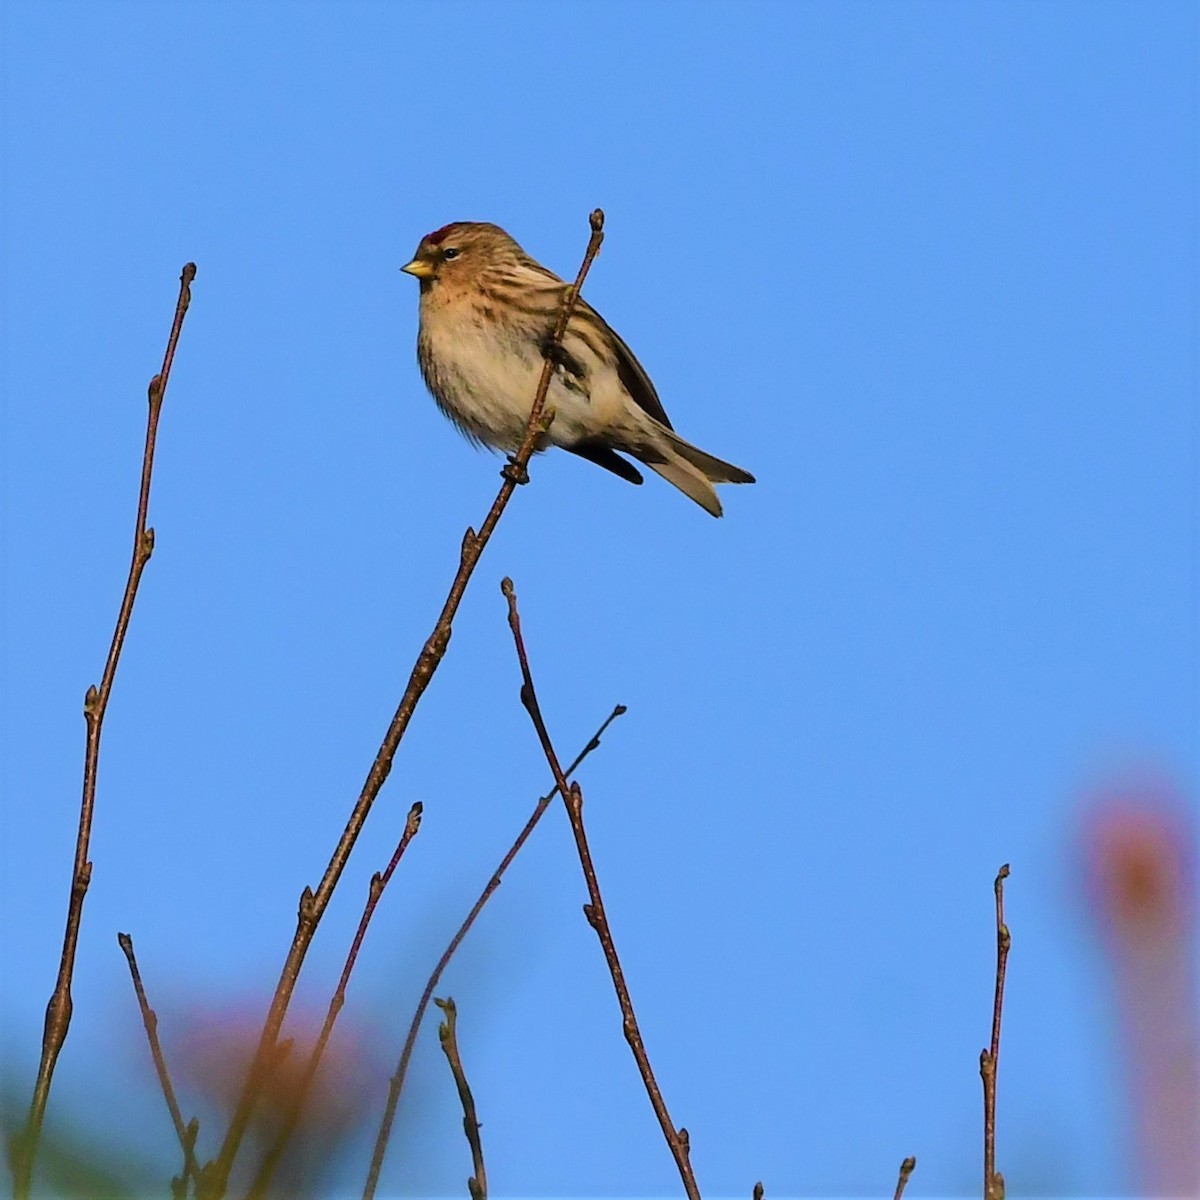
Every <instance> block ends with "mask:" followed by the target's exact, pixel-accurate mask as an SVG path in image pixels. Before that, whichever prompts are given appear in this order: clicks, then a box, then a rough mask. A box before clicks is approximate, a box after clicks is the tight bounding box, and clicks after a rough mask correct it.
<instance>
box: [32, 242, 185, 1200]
mask: <svg viewBox="0 0 1200 1200" xmlns="http://www.w3.org/2000/svg"><path fill="white" fill-rule="evenodd" d="M195 278H196V264H195V263H188V264H187V265H186V266H185V267H184V268H183V272H182V274H181V275H180V277H179V299H178V300H177V301H176V304H175V319H174V321H173V322H172V324H171V333H170V336H169V337H168V338H167V349H166V353H165V354H164V355H163V363H162V369H161V370H160V371H159V373H158V374H157V375H155V376H154V378H153V379H151V380H150V386H149V412H148V415H147V418H146V443H145V449H144V450H143V452H142V483H141V490H140V491H139V493H138V505H137V523H136V525H135V527H134V533H133V559H132V561H131V563H130V565H129V577H128V579H127V580H126V582H125V594H124V596H123V597H122V598H121V607H120V609H119V611H118V613H117V624H116V628H115V629H114V630H113V636H112V641H111V642H110V643H109V647H108V658H107V659H106V660H105V663H104V673H103V675H101V677H100V685H99V686H98V687H97V686H95V685H93V686H91V687H89V688H88V690H87V695H86V696H85V697H84V701H83V715H84V720H85V721H86V723H87V739H86V743H85V749H84V759H83V797H82V800H81V801H80V805H79V832H78V834H77V836H76V839H75V865H74V869H73V871H72V874H71V895H70V899H69V901H68V903H67V924H66V931H65V933H64V935H63V949H62V958H61V960H60V962H59V967H58V979H57V981H56V982H55V985H54V992H53V994H52V995H51V997H50V1002H49V1004H48V1005H47V1006H46V1024H45V1029H44V1032H43V1034H42V1055H41V1061H40V1062H39V1064H38V1073H37V1081H36V1083H35V1084H34V1088H33V1098H32V1100H31V1101H30V1105H29V1118H28V1121H27V1122H26V1125H25V1129H24V1131H23V1132H22V1133H21V1134H19V1135H18V1136H17V1137H16V1138H14V1140H13V1142H12V1144H11V1147H10V1154H11V1158H12V1168H13V1194H14V1196H16V1197H17V1200H25V1198H26V1197H28V1195H29V1189H30V1186H31V1184H32V1180H33V1164H34V1159H35V1158H36V1157H37V1146H38V1141H39V1139H40V1138H41V1134H42V1125H43V1123H44V1122H45V1119H46V1102H47V1100H48V1099H49V1096H50V1083H51V1080H52V1079H53V1077H54V1068H55V1065H56V1064H57V1062H58V1056H59V1054H60V1053H61V1052H62V1048H63V1044H64V1043H65V1042H66V1040H67V1029H68V1027H69V1026H70V1024H71V1009H72V1002H71V978H72V976H73V974H74V971H75V951H76V948H77V947H78V945H79V926H80V923H81V921H82V919H83V901H84V898H85V897H86V896H87V890H88V885H89V884H90V883H91V879H92V864H91V863H90V862H89V861H88V845H89V842H90V840H91V835H92V816H93V813H94V812H95V806H96V774H97V769H98V766H99V762H100V734H101V731H102V729H103V726H104V714H105V711H106V710H107V708H108V698H109V696H110V695H111V694H112V686H113V680H114V678H115V677H116V673H117V663H118V662H119V661H120V658H121V648H122V646H123V645H124V644H125V634H126V632H127V631H128V629H129V620H130V618H131V617H132V615H133V603H134V601H135V600H136V599H137V591H138V584H139V582H140V581H141V578H142V572H143V570H145V567H146V564H147V563H148V562H149V561H150V555H151V554H152V553H153V551H154V530H153V529H148V528H147V527H146V516H147V513H148V512H149V508H150V480H151V476H152V473H153V469H154V445H155V440H156V438H157V436H158V418H159V414H160V413H161V412H162V404H163V397H164V396H165V395H166V391H167V383H168V381H169V379H170V377H171V364H172V363H173V362H174V360H175V347H176V345H177V344H178V342H179V334H180V331H181V330H182V328H183V318H184V316H185V314H186V313H187V310H188V305H189V304H190V303H191V298H192V291H191V285H192V280H193V279H195Z"/></svg>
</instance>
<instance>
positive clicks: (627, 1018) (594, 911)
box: [500, 579, 700, 1200]
mask: <svg viewBox="0 0 1200 1200" xmlns="http://www.w3.org/2000/svg"><path fill="white" fill-rule="evenodd" d="M500 586H501V590H502V591H503V592H504V595H505V598H506V599H507V600H508V624H509V627H510V628H511V629H512V635H513V641H514V643H515V644H516V648H517V658H518V659H519V661H520V664H521V679H522V684H521V703H522V704H524V706H525V710H526V711H527V712H528V713H529V717H530V720H532V722H533V727H534V729H535V730H536V731H537V736H538V741H540V742H541V744H542V751H543V753H544V754H545V755H546V761H547V762H548V763H549V764H550V770H551V771H552V772H553V773H554V780H555V783H556V784H557V785H558V792H559V794H560V795H561V796H562V798H563V802H564V803H565V804H566V807H567V816H568V818H569V820H570V822H571V832H572V834H573V835H574V837H575V849H576V851H577V852H578V854H579V864H580V866H581V867H582V868H583V877H584V880H585V881H586V883H587V890H588V897H589V899H590V903H588V904H585V905H584V908H583V915H584V916H585V917H586V918H587V920H588V924H589V925H591V927H592V928H593V929H594V930H595V931H596V936H597V937H598V938H599V939H600V946H601V948H602V949H603V951H604V959H605V961H606V962H607V963H608V971H609V974H610V975H611V976H612V981H613V988H614V989H615V991H616V993H617V1001H618V1003H619V1004H620V1006H621V1018H622V1026H623V1029H624V1032H625V1040H626V1041H627V1042H628V1043H629V1048H630V1050H632V1051H633V1057H634V1059H635V1061H636V1062H637V1066H638V1071H639V1072H640V1074H641V1076H642V1082H643V1083H644V1084H645V1085H646V1094H647V1095H648V1096H649V1097H650V1104H651V1106H652V1107H653V1109H654V1115H655V1116H656V1117H657V1118H658V1123H659V1125H660V1126H661V1128H662V1132H663V1137H664V1138H666V1141H667V1145H668V1146H669V1147H670V1150H671V1154H672V1155H673V1156H674V1158H675V1165H676V1166H677V1167H678V1168H679V1176H680V1178H681V1179H682V1180H683V1188H684V1191H685V1192H686V1193H687V1196H688V1200H700V1189H699V1187H698V1186H697V1184H696V1176H695V1173H694V1172H693V1171H692V1164H691V1158H690V1146H689V1142H688V1132H687V1130H686V1129H683V1128H682V1127H681V1128H679V1129H676V1128H675V1125H674V1124H673V1122H672V1121H671V1114H670V1113H669V1112H668V1111H667V1105H666V1102H665V1101H664V1100H663V1096H662V1091H661V1089H660V1088H659V1086H658V1081H657V1080H656V1079H655V1077H654V1071H653V1069H652V1068H651V1066H650V1058H649V1056H648V1055H647V1053H646V1046H645V1043H644V1042H643V1040H642V1033H641V1030H640V1029H639V1028H638V1023H637V1016H636V1014H635V1013H634V1011H633V1001H632V999H631V998H630V995H629V988H628V986H627V985H626V983H625V973H624V972H623V971H622V970H621V960H620V959H619V958H618V957H617V948H616V945H615V943H614V942H613V937H612V931H611V929H610V928H609V925H608V917H607V915H606V914H605V911H604V899H603V897H602V896H601V895H600V884H599V883H598V882H597V879H596V868H595V866H594V864H593V863H592V852H591V849H590V848H589V846H588V841H587V832H586V830H585V829H584V825H583V793H582V791H580V788H579V784H578V783H571V784H568V783H567V777H566V774H565V773H564V772H563V769H562V767H561V765H560V764H559V760H558V755H557V754H556V753H555V750H554V746H553V744H552V743H551V741H550V734H549V733H548V732H547V730H546V722H545V721H544V720H543V719H542V711H541V708H540V707H539V706H538V700H537V692H536V691H535V689H534V686H533V675H532V673H531V672H530V669H529V657H528V655H527V654H526V652H525V639H524V638H523V637H522V635H521V618H520V614H519V613H518V612H517V593H516V590H515V589H514V588H513V582H512V580H511V579H505V580H504V581H503V583H502V584H501V585H500Z"/></svg>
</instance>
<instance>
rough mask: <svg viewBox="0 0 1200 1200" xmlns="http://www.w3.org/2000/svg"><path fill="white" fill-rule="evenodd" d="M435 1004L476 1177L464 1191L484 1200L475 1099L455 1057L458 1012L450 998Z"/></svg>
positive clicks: (484, 1170) (440, 1038)
mask: <svg viewBox="0 0 1200 1200" xmlns="http://www.w3.org/2000/svg"><path fill="white" fill-rule="evenodd" d="M434 1003H435V1004H436V1005H437V1006H438V1008H440V1009H441V1010H442V1012H444V1013H445V1014H446V1019H445V1020H444V1021H443V1022H442V1023H441V1024H440V1025H439V1026H438V1041H439V1042H441V1044H442V1051H443V1052H444V1053H445V1055H446V1061H447V1062H448V1063H449V1064H450V1073H451V1074H452V1075H453V1076H454V1086H455V1087H456V1088H458V1098H459V1100H460V1101H461V1103H462V1110H463V1133H465V1134H466V1135H467V1144H468V1145H469V1146H470V1147H471V1165H472V1167H473V1169H474V1172H475V1173H474V1174H473V1175H472V1176H471V1178H470V1179H468V1180H467V1191H468V1192H470V1194H471V1200H487V1168H486V1167H485V1166H484V1164H483V1142H481V1141H480V1139H479V1118H478V1116H476V1113H475V1097H474V1096H472V1095H471V1086H470V1084H468V1083H467V1073H466V1071H465V1070H463V1065H462V1058H461V1057H460V1056H459V1053H458V1009H457V1008H456V1007H455V1004H454V1000H453V999H452V998H451V997H449V996H447V997H446V999H445V1000H435V1001H434Z"/></svg>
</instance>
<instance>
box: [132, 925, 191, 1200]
mask: <svg viewBox="0 0 1200 1200" xmlns="http://www.w3.org/2000/svg"><path fill="white" fill-rule="evenodd" d="M117 941H118V943H120V946H121V949H122V950H123V951H124V953H125V961H126V962H128V963H129V975H130V978H131V979H132V980H133V990H134V992H135V994H136V995H137V1002H138V1008H139V1009H140V1010H141V1014H142V1024H143V1025H144V1026H145V1027H146V1041H147V1042H149V1043H150V1057H151V1058H153V1059H154V1070H155V1071H156V1072H157V1074H158V1082H159V1086H160V1087H161V1088H162V1093H163V1098H164V1099H165V1100H166V1102H167V1111H168V1112H170V1114H171V1124H172V1125H174V1126H175V1134H176V1136H177V1137H178V1138H179V1145H180V1146H181V1147H182V1149H183V1175H182V1177H181V1181H180V1186H181V1187H182V1189H183V1191H184V1193H185V1194H186V1192H187V1181H188V1180H189V1179H193V1178H195V1177H196V1175H197V1173H198V1171H199V1166H198V1164H197V1163H196V1134H197V1133H198V1132H199V1125H198V1124H197V1122H196V1121H195V1119H193V1120H191V1121H189V1122H188V1123H187V1124H184V1120H183V1113H182V1112H180V1110H179V1101H178V1100H176V1099H175V1089H174V1088H173V1087H172V1086H171V1076H170V1073H169V1072H168V1071H167V1060H166V1058H165V1056H164V1055H163V1051H162V1045H161V1044H160V1042H159V1040H158V1014H157V1013H156V1012H155V1011H154V1009H152V1008H151V1007H150V1004H149V1001H147V999H146V989H145V988H144V987H143V986H142V973H141V971H139V970H138V963H137V957H136V955H135V954H134V952H133V938H131V937H130V936H129V934H127V933H118V934H117Z"/></svg>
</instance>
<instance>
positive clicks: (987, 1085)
mask: <svg viewBox="0 0 1200 1200" xmlns="http://www.w3.org/2000/svg"><path fill="white" fill-rule="evenodd" d="M1008 874H1009V871H1008V863H1005V864H1004V866H1002V867H1001V868H1000V871H999V873H998V874H997V875H996V882H995V892H996V991H995V997H994V999H993V1001H992V1042H991V1045H990V1046H989V1047H988V1048H987V1049H986V1050H984V1051H983V1052H982V1053H981V1054H980V1056H979V1075H980V1078H981V1079H982V1080H983V1200H1004V1176H1003V1175H1001V1174H1000V1173H999V1172H998V1171H997V1170H996V1075H997V1072H998V1070H999V1067H1000V1018H1001V1014H1002V1010H1003V1008H1004V976H1005V972H1006V970H1007V968H1008V951H1009V947H1010V946H1011V945H1012V938H1011V937H1010V936H1009V932H1008V926H1007V925H1006V924H1005V923H1004V881H1005V880H1006V879H1007V878H1008Z"/></svg>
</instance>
